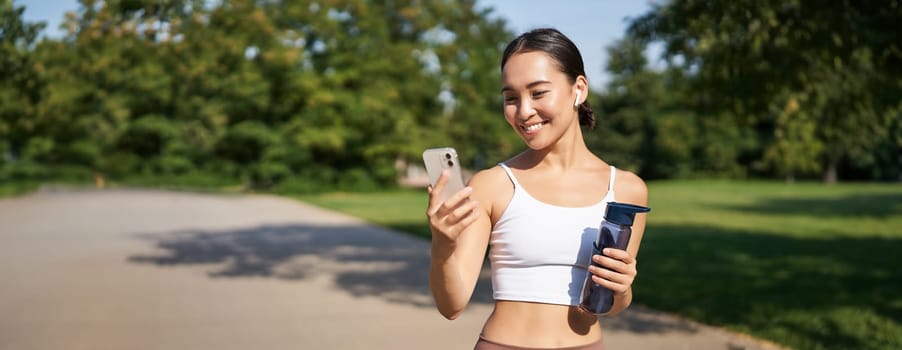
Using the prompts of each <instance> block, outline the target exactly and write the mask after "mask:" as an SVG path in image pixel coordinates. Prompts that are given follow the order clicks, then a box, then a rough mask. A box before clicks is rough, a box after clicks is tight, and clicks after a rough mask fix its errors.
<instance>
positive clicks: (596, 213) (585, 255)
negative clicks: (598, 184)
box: [489, 163, 617, 305]
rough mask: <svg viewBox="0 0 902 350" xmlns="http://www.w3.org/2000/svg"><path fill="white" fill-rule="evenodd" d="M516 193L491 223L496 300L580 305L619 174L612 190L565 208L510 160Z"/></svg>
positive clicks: (611, 182)
mask: <svg viewBox="0 0 902 350" xmlns="http://www.w3.org/2000/svg"><path fill="white" fill-rule="evenodd" d="M499 165H500V166H501V168H502V169H504V171H505V172H506V173H507V176H508V177H510V180H511V182H512V183H513V184H514V195H513V197H512V198H511V200H510V203H509V204H508V205H507V208H506V209H505V210H504V213H502V214H501V217H500V218H499V219H498V222H497V223H495V226H494V227H493V228H492V235H491V238H490V241H489V242H490V244H491V250H490V251H489V261H490V262H491V267H492V289H493V291H494V293H493V296H494V298H495V300H515V301H528V302H537V303H547V304H560V305H579V296H580V292H581V291H582V287H583V283H584V282H585V279H586V275H587V273H588V271H587V267H588V266H589V259H590V258H591V256H592V244H593V242H595V239H596V238H597V236H598V226H599V225H600V224H601V220H602V219H603V218H604V212H605V209H606V208H607V203H608V202H613V201H614V174H615V173H616V170H617V169H616V168H615V167H613V166H611V178H610V180H609V182H608V193H607V194H606V195H605V197H604V198H603V199H602V200H601V201H600V202H598V203H596V204H594V205H591V206H587V207H561V206H556V205H551V204H547V203H544V202H541V201H539V200H538V199H536V198H534V197H533V196H531V195H530V194H529V193H528V192H526V190H524V189H523V187H522V186H520V184H519V183H518V182H517V179H516V178H515V177H514V174H513V173H512V172H511V170H510V168H508V167H507V165H506V164H504V163H500V164H499Z"/></svg>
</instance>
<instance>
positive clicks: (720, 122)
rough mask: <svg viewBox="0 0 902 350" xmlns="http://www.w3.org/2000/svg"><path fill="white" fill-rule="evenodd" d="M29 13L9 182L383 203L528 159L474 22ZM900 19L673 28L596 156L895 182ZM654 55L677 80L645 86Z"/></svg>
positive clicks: (723, 172)
mask: <svg viewBox="0 0 902 350" xmlns="http://www.w3.org/2000/svg"><path fill="white" fill-rule="evenodd" d="M23 11H24V7H22V6H15V5H14V4H13V3H12V1H11V0H0V19H2V27H0V77H2V79H0V181H3V180H7V179H31V180H40V179H50V178H59V177H74V178H86V177H90V176H91V175H92V174H100V175H104V176H107V177H110V178H112V179H114V180H115V179H128V178H134V177H143V178H164V179H165V178H192V177H205V178H210V179H213V180H212V181H214V182H216V183H221V182H231V183H238V182H240V183H243V184H244V185H246V186H248V187H251V188H281V189H289V190H292V191H321V190H329V189H336V188H341V189H351V190H366V189H375V188H383V187H386V186H393V185H395V184H396V183H397V178H398V177H399V175H401V172H402V171H403V170H404V168H405V166H406V165H407V164H418V163H419V162H420V152H421V151H422V149H424V148H426V147H430V146H438V145H453V146H456V147H457V148H458V151H459V152H460V155H461V158H462V159H463V160H464V161H465V162H466V164H465V165H468V166H469V167H471V168H475V169H479V168H483V167H487V166H491V164H494V163H495V162H497V161H501V160H503V159H505V158H506V157H509V156H511V155H512V154H514V153H516V152H518V151H519V150H520V149H522V148H523V144H522V142H521V141H520V140H519V139H518V137H517V136H516V134H515V133H513V132H511V131H510V128H509V126H508V125H507V124H506V123H505V122H504V119H503V117H502V115H501V113H502V111H501V101H500V95H499V94H498V88H499V85H500V70H499V67H498V63H499V61H500V55H501V51H502V50H503V48H504V45H505V44H506V43H507V42H508V41H509V40H510V39H511V38H512V37H513V33H511V32H510V31H509V30H508V29H507V27H506V24H505V22H504V21H503V20H501V19H499V18H497V16H495V15H494V14H493V13H492V10H491V9H481V8H479V7H477V5H476V3H475V1H474V0H466V1H443V0H426V1H424V0H393V1H384V0H381V1H369V0H320V1H312V0H304V1H288V0H266V1H264V0H224V1H214V2H210V1H204V0H110V1H100V0H80V3H79V8H78V10H77V11H73V12H69V13H67V14H66V16H65V18H64V22H63V25H62V26H63V28H65V29H66V34H65V35H64V36H63V37H61V38H47V37H44V38H40V37H39V35H40V33H41V30H42V28H43V24H41V23H27V22H26V21H24V20H23V18H22V13H23ZM900 13H902V10H900V6H899V3H898V1H859V2H853V1H839V2H832V3H829V4H822V3H820V2H814V1H809V0H787V1H776V0H773V1H766V2H763V3H760V2H756V3H754V4H752V3H751V2H748V1H740V2H725V1H700V0H679V1H672V2H669V3H666V4H664V5H659V6H656V7H654V8H653V10H652V11H651V12H649V13H648V14H646V15H645V16H643V17H641V18H638V19H636V20H634V21H633V23H632V25H631V29H630V31H629V32H628V33H626V34H627V35H626V36H625V37H624V38H623V39H622V40H621V41H619V42H618V43H617V44H616V45H613V46H611V47H609V48H607V50H608V51H607V52H608V55H609V56H610V60H609V63H608V67H607V70H608V71H609V72H610V73H611V75H612V77H613V78H612V79H611V82H610V83H609V84H608V86H607V87H606V90H605V91H604V92H603V93H601V94H597V93H596V94H593V95H592V96H590V99H591V101H592V104H593V106H596V109H598V113H597V114H598V118H599V122H600V123H599V125H600V127H599V128H598V129H597V130H593V131H586V139H587V142H588V143H589V146H590V147H591V149H592V150H594V151H596V152H597V153H598V154H599V155H600V156H601V157H602V158H604V159H606V160H608V161H610V162H611V163H613V164H616V165H617V166H619V167H621V168H625V169H630V170H633V171H636V172H638V173H639V174H640V175H641V176H643V177H645V178H647V179H665V178H681V177H693V176H695V177H701V176H703V177H711V176H715V177H734V178H735V177H749V176H762V177H785V178H794V177H806V176H812V175H814V174H816V173H818V172H822V173H824V174H826V176H827V177H828V178H830V177H835V176H836V174H839V173H841V175H842V176H843V177H844V178H854V179H883V180H898V179H900V174H902V159H900V156H899V154H902V126H900V122H899V119H900V118H899V117H900V113H902V103H900V99H899V96H902V79H900V76H902V69H900V68H899V67H902V58H900V57H902V50H900V45H902V44H900V43H902V39H900V38H899V32H900V31H899V30H898V29H897V27H898V23H900V22H902V14H900ZM650 42H661V43H663V44H664V45H665V47H666V50H665V58H666V59H667V61H668V62H669V64H668V65H667V67H666V68H665V69H663V70H661V69H652V68H650V67H649V64H648V62H647V60H646V58H645V57H644V54H643V52H644V50H645V48H646V46H647V45H648V44H649V43H650ZM581 49H582V50H592V49H597V48H581ZM590 64H591V63H590Z"/></svg>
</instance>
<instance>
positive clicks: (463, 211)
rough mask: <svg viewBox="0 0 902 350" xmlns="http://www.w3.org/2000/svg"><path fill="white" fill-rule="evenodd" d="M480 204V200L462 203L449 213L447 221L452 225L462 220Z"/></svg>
mask: <svg viewBox="0 0 902 350" xmlns="http://www.w3.org/2000/svg"><path fill="white" fill-rule="evenodd" d="M478 205H479V202H477V201H467V202H466V203H463V204H461V205H460V206H458V207H457V208H456V209H454V211H452V212H451V214H449V215H448V217H447V219H446V222H448V223H450V224H452V225H453V224H456V223H458V222H460V221H461V220H462V219H463V218H465V217H467V215H470V214H471V213H472V212H473V210H474V209H476V206H478Z"/></svg>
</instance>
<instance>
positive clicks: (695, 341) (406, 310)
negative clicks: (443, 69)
mask: <svg viewBox="0 0 902 350" xmlns="http://www.w3.org/2000/svg"><path fill="white" fill-rule="evenodd" d="M428 263H429V248H428V244H427V243H426V242H424V241H422V240H420V239H416V238H412V237H409V236H406V235H404V234H400V233H397V232H393V231H390V230H387V229H383V228H379V227H375V226H371V225H367V224H366V223H364V222H362V221H360V220H358V219H355V218H352V217H349V216H346V215H342V214H338V213H335V212H331V211H326V210H323V209H319V208H316V207H313V206H310V205H307V204H304V203H300V202H297V201H294V200H290V199H285V198H280V197H275V196H260V195H248V196H244V195H242V196H238V195H207V194H192V193H176V192H161V191H148V190H66V189H57V190H54V189H49V190H48V189H44V190H41V191H39V192H37V193H34V194H30V195H27V196H23V197H18V198H11V199H4V200H0V349H10V350H12V349H15V350H28V349H91V350H98V349H117V350H119V349H133V350H140V349H217V350H225V349H249V348H254V349H472V347H473V344H474V343H475V342H476V339H477V337H478V334H479V330H480V328H481V326H482V322H483V321H484V320H485V319H486V317H487V316H488V314H489V313H490V312H491V292H490V288H491V286H490V282H489V279H488V276H487V275H485V276H483V278H482V279H481V280H480V282H479V286H478V287H477V292H476V294H475V296H474V298H473V300H472V302H471V305H470V307H469V308H468V309H467V311H466V312H465V313H464V314H463V316H461V317H460V318H459V319H457V320H455V321H447V320H445V319H444V318H442V317H441V316H440V315H439V313H438V312H437V311H435V308H434V307H433V304H432V301H431V298H430V296H429V290H428V286H427V274H428ZM637 302H641V301H637ZM602 324H603V329H604V331H603V332H604V337H605V345H606V347H607V348H608V349H702V350H704V349H718V350H721V349H765V348H771V346H769V345H768V344H766V343H762V342H760V341H757V340H755V339H751V338H749V337H746V336H742V335H738V334H734V333H730V332H726V331H724V330H721V329H717V328H712V327H708V326H704V325H699V324H696V323H693V322H689V321H686V320H683V319H681V318H679V317H675V316H672V315H667V314H663V313H660V312H656V311H654V310H650V309H647V308H643V307H641V306H639V305H634V306H633V307H631V308H630V310H628V311H627V312H625V313H624V314H622V315H620V316H617V317H614V318H602Z"/></svg>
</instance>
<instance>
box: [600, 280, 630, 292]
mask: <svg viewBox="0 0 902 350" xmlns="http://www.w3.org/2000/svg"><path fill="white" fill-rule="evenodd" d="M592 282H595V283H596V284H598V285H600V286H602V287H605V288H607V289H610V290H611V291H613V292H614V294H624V293H626V292H627V291H629V289H630V286H629V285H627V284H623V283H617V282H612V281H609V280H606V279H604V278H601V277H598V276H592Z"/></svg>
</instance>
